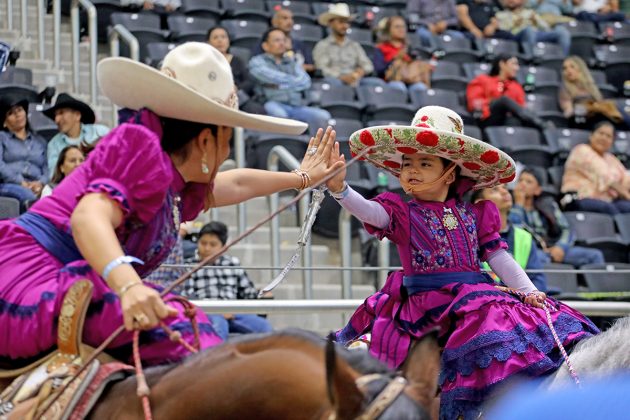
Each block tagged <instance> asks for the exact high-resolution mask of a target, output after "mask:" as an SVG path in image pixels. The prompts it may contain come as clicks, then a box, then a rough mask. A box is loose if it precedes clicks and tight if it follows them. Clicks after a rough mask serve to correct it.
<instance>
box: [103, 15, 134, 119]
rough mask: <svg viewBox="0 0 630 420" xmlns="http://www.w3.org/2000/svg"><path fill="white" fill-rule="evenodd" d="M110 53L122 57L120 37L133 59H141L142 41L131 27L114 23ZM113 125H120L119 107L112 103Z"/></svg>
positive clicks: (110, 37) (111, 32)
mask: <svg viewBox="0 0 630 420" xmlns="http://www.w3.org/2000/svg"><path fill="white" fill-rule="evenodd" d="M108 37H109V55H110V56H112V57H120V39H121V38H122V40H123V41H124V42H125V43H126V44H127V46H128V47H129V55H130V57H131V59H132V60H135V61H140V43H139V42H138V38H136V37H135V36H133V34H132V33H131V32H130V31H129V29H127V28H125V27H124V26H123V25H121V24H120V23H119V24H117V25H114V27H113V28H111V30H110V31H109V36H108ZM111 122H112V127H116V126H117V125H118V107H117V106H116V105H114V104H112V120H111Z"/></svg>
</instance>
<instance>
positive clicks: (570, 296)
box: [544, 263, 584, 300]
mask: <svg viewBox="0 0 630 420" xmlns="http://www.w3.org/2000/svg"><path fill="white" fill-rule="evenodd" d="M544 269H545V270H554V271H556V272H555V273H545V277H546V278H547V287H548V288H549V289H552V290H553V289H554V288H556V289H560V294H555V295H553V297H554V298H555V299H562V300H584V298H582V297H580V296H579V295H578V292H580V291H581V290H580V287H579V284H578V275H577V273H572V272H571V271H572V270H575V267H573V266H572V265H569V264H559V263H546V264H545V266H544Z"/></svg>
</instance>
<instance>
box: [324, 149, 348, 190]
mask: <svg viewBox="0 0 630 420" xmlns="http://www.w3.org/2000/svg"><path fill="white" fill-rule="evenodd" d="M345 164H346V157H345V156H344V155H342V154H341V153H340V152H339V143H338V142H335V147H334V148H333V151H332V153H331V154H330V160H329V166H330V167H331V168H333V167H341V165H345ZM345 180H346V168H343V169H341V170H340V171H339V173H337V175H335V176H334V177H332V178H330V179H329V180H328V181H327V182H326V186H327V187H328V190H329V191H331V192H334V193H336V192H340V191H341V190H342V189H343V184H344V181H345Z"/></svg>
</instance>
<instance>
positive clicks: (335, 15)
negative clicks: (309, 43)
mask: <svg viewBox="0 0 630 420" xmlns="http://www.w3.org/2000/svg"><path fill="white" fill-rule="evenodd" d="M353 17H354V16H353V15H351V14H350V8H349V7H348V5H347V4H345V3H336V4H332V5H330V7H329V9H328V11H327V12H325V13H322V14H321V15H319V18H318V19H317V21H318V22H319V24H320V25H322V26H328V27H329V28H330V35H329V36H328V37H327V38H325V39H322V40H321V41H319V42H318V43H317V44H316V45H315V48H314V49H313V61H315V68H317V69H319V70H321V71H322V73H323V74H324V77H326V78H327V79H329V81H330V82H333V83H335V82H336V83H337V84H340V83H341V82H343V83H345V84H348V85H351V86H356V85H358V84H359V82H360V81H361V79H362V78H363V77H364V76H365V75H366V74H369V73H372V71H374V65H373V64H372V61H371V60H370V59H369V58H368V56H367V54H366V53H365V50H364V49H363V47H361V45H360V44H359V43H358V42H356V41H353V40H351V39H348V37H347V33H348V28H350V21H351V20H352V19H353Z"/></svg>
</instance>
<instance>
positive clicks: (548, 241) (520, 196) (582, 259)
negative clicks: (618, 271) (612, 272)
mask: <svg viewBox="0 0 630 420" xmlns="http://www.w3.org/2000/svg"><path fill="white" fill-rule="evenodd" d="M541 184H542V182H541V180H540V179H539V177H538V175H537V174H536V173H535V172H533V171H531V170H528V169H524V170H523V171H522V172H521V175H520V176H519V178H518V183H517V184H516V187H514V203H515V205H514V208H512V212H511V213H510V220H512V221H513V222H514V223H517V224H524V225H527V226H528V227H529V228H531V230H532V231H533V232H534V234H535V235H536V237H537V239H538V242H539V244H540V245H541V247H542V249H539V251H540V257H541V260H542V261H543V263H545V262H555V263H564V264H571V265H573V266H575V267H580V266H582V265H584V264H596V263H603V262H604V254H603V253H602V251H600V250H599V249H595V248H585V247H581V246H574V245H573V243H574V238H573V233H572V232H571V228H570V227H569V222H568V220H567V219H566V217H564V214H562V211H561V210H560V207H559V206H558V203H556V202H555V201H554V200H553V199H552V198H551V197H541V193H542V188H541Z"/></svg>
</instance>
